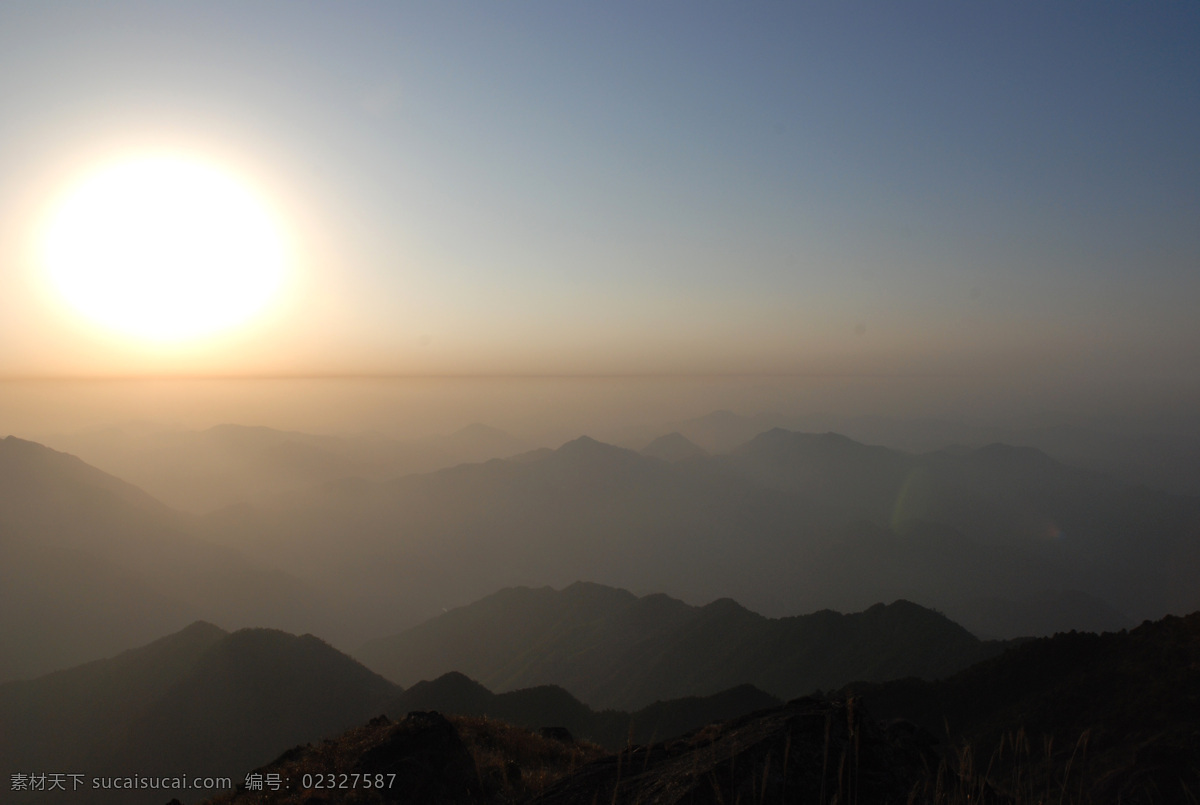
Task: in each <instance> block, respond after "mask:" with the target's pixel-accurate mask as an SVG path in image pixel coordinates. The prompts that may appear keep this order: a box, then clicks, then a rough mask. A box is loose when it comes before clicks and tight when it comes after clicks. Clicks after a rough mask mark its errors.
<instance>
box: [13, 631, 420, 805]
mask: <svg viewBox="0 0 1200 805" xmlns="http://www.w3.org/2000/svg"><path fill="white" fill-rule="evenodd" d="M399 692H400V689H399V688H397V687H396V686H394V685H392V684H391V683H389V682H387V681H386V680H384V679H382V678H381V677H378V676H376V675H375V674H373V673H371V672H370V671H368V670H367V669H366V668H364V667H363V666H361V665H359V664H358V663H357V662H355V661H354V660H352V659H350V658H349V657H347V656H345V655H344V654H341V653H339V652H338V651H336V650H334V649H333V648H331V647H330V646H328V645H327V644H325V643H323V642H321V641H320V640H318V639H316V638H315V637H312V636H311V635H305V636H303V637H294V636H292V635H289V634H285V633H283V632H277V631H274V630H269V629H247V630H242V631H239V632H234V633H233V634H226V633H225V632H223V631H221V630H220V629H217V628H216V627H214V626H212V625H210V624H205V623H197V624H194V625H192V626H190V627H188V628H187V629H184V630H183V631H181V632H179V633H177V634H174V635H171V636H169V637H166V638H163V639H161V640H158V641H155V642H154V643H152V644H150V645H148V646H145V647H143V648H140V649H134V650H131V651H128V652H125V653H123V654H121V655H119V656H117V657H114V658H112V659H109V660H99V661H96V662H92V663H89V664H87V665H83V666H79V667H77V668H72V669H69V670H66V671H60V672H57V673H54V674H50V675H48V676H45V677H41V678H39V679H35V680H29V681H20V682H9V683H6V684H3V685H0V723H2V724H3V725H4V729H3V730H2V731H0V766H2V767H3V768H2V769H0V772H2V773H3V775H4V778H5V780H6V781H7V780H9V779H10V775H11V774H15V773H29V772H30V771H31V770H33V771H38V770H61V771H64V772H66V771H70V772H74V773H80V774H84V775H86V780H87V783H88V786H89V790H87V791H82V790H81V791H77V792H75V794H74V795H73V798H72V801H73V802H161V801H162V800H163V799H164V795H163V794H162V792H157V793H156V792H149V791H141V792H128V791H126V792H113V791H109V792H107V793H106V792H92V791H91V790H90V785H91V779H92V777H94V776H106V775H114V776H121V777H126V776H129V775H131V774H134V773H136V774H137V775H144V776H171V777H177V776H179V775H180V774H182V773H185V772H186V773H189V774H193V775H195V774H202V775H205V776H208V775H212V776H234V777H235V779H240V778H238V777H237V775H240V774H244V773H245V772H246V771H248V770H249V769H250V768H251V767H253V766H255V765H258V764H261V763H263V762H265V761H266V760H267V759H269V758H270V757H272V756H274V755H276V754H277V753H279V752H280V751H282V750H283V749H285V748H287V747H288V746H291V745H292V744H295V743H297V742H303V741H313V740H317V739H318V738H320V737H322V736H323V735H327V734H330V733H333V732H336V731H339V730H342V729H345V728H346V727H348V726H349V725H351V724H354V723H360V722H362V721H364V720H365V719H366V718H368V717H369V716H370V715H371V714H374V713H379V712H381V711H382V709H383V707H384V706H385V705H386V703H387V702H388V701H389V700H392V699H394V698H395V697H396V696H397V695H398V693H399ZM197 795H198V794H195V793H194V794H192V798H195V797H196V796H197ZM36 796H37V795H36V794H34V793H32V792H31V793H30V794H29V796H28V797H27V799H28V801H30V802H33V801H40V800H36ZM45 801H46V802H52V801H56V800H54V792H47V794H46V799H45Z"/></svg>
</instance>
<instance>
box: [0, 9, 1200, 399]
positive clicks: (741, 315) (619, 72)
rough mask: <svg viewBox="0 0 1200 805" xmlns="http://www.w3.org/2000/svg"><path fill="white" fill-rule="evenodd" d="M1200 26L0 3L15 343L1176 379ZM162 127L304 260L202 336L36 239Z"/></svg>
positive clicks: (749, 372)
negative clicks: (64, 279)
mask: <svg viewBox="0 0 1200 805" xmlns="http://www.w3.org/2000/svg"><path fill="white" fill-rule="evenodd" d="M1198 41H1200V5H1197V4H1196V3H1184V2H1164V3H1139V4H1132V3H1093V4H1084V3H1078V2H1062V3H1031V2H1015V3H970V4H966V3H949V2H945V3H925V2H915V3H904V4H885V3H866V2H850V3H812V4H807V3H806V4H798V3H756V4H735V3H672V2H655V3H622V2H605V3H590V4H585V3H550V2H538V3H535V2H523V3H503V4H500V3H455V2H447V3H441V2H439V3H394V2H388V3H361V2H343V3H305V2H287V3H282V2H281V3H271V2H260V3H222V2H207V3H202V4H201V3H194V4H182V3H105V4H95V3H63V2H39V3H6V4H3V5H0V109H3V113H2V114H0V378H55V377H73V378H74V377H89V378H106V377H139V376H143V375H154V376H163V375H166V376H174V375H185V376H201V377H203V376H222V377H224V376H236V377H260V376H266V377H278V376H347V375H356V376H357V375H365V376H373V375H379V376H421V377H425V376H433V377H437V376H459V377H461V376H467V377H480V376H482V377H510V376H512V377H526V376H537V377H546V376H548V377H556V376H614V377H629V376H636V377H721V378H726V377H738V376H746V377H781V378H805V377H808V378H884V379H891V380H894V379H896V378H901V379H904V380H905V382H906V383H909V384H911V383H912V382H918V383H919V382H921V379H922V378H928V379H929V382H928V384H927V385H926V388H927V389H929V390H930V391H929V393H930V394H931V395H936V394H940V393H942V391H943V390H945V389H957V390H959V391H961V390H962V389H967V388H969V389H972V393H971V397H970V398H971V399H973V400H976V401H978V400H979V399H982V398H986V397H989V396H995V395H1007V396H1011V397H1014V398H1015V397H1021V398H1022V399H1023V400H1024V401H1025V403H1024V404H1026V405H1047V406H1054V405H1082V404H1088V403H1094V402H1095V401H1096V400H1105V401H1108V402H1110V403H1111V407H1112V408H1113V409H1114V410H1116V409H1120V408H1122V406H1124V407H1126V408H1128V407H1130V406H1134V407H1137V406H1141V408H1142V409H1145V410H1150V409H1152V408H1154V406H1155V405H1160V404H1161V405H1163V406H1167V407H1171V406H1174V409H1173V410H1175V409H1178V410H1182V409H1184V408H1187V407H1188V406H1192V405H1194V403H1196V402H1198V401H1200V316H1197V315H1196V314H1195V309H1196V307H1197V304H1196V303H1197V301H1198V300H1200V151H1198V150H1197V148H1196V143H1198V142H1200V102H1198V100H1200V48H1197V47H1196V43H1197V42H1198ZM163 150H168V151H172V152H179V153H187V154H193V155H196V156H197V157H198V158H202V159H205V160H208V161H210V162H212V163H214V164H217V165H220V166H222V167H223V168H224V169H226V170H228V171H229V172H230V174H231V175H234V176H236V177H238V178H239V180H240V181H243V182H245V183H246V184H247V186H250V187H252V188H253V189H254V191H255V192H256V193H258V194H259V195H260V196H261V198H263V199H265V200H266V202H267V203H268V204H269V205H270V207H271V209H272V210H273V211H274V212H275V213H276V214H277V216H278V220H279V221H281V222H282V223H281V227H282V229H283V231H284V232H285V236H286V239H287V241H288V244H289V249H290V251H289V254H290V255H291V261H292V262H291V269H290V273H289V274H288V280H287V282H286V283H285V286H284V289H283V291H282V292H281V294H280V296H279V298H278V300H277V302H276V303H275V304H274V305H273V306H271V308H270V309H269V310H268V311H267V312H266V313H264V314H263V315H262V316H260V317H258V318H257V319H255V320H253V321H251V322H250V323H248V324H246V325H245V326H242V327H240V328H235V329H233V330H230V331H228V332H225V333H223V334H220V335H217V336H212V337H208V338H205V339H201V340H197V341H194V342H187V343H169V344H161V343H153V342H147V341H144V340H141V341H140V340H137V339H131V338H129V337H127V336H121V335H117V334H113V333H110V332H106V331H104V330H103V329H101V328H98V327H96V326H95V325H93V324H90V323H89V322H87V321H85V320H83V319H82V318H81V317H79V316H78V315H77V314H75V313H73V312H72V311H71V310H70V309H68V308H67V307H66V306H65V304H64V303H63V301H62V299H60V298H58V296H56V294H55V293H54V291H53V289H52V288H50V287H49V286H48V284H47V281H46V276H45V270H44V267H43V266H42V265H41V264H40V262H39V261H40V258H39V252H38V247H37V238H38V237H39V234H38V233H39V232H41V231H43V228H44V222H45V220H46V219H47V216H49V215H50V214H51V212H52V210H53V209H54V208H55V204H56V203H57V201H58V200H59V199H61V198H62V197H63V194H64V193H66V192H67V190H68V189H69V188H70V187H71V186H72V185H73V183H76V182H78V181H79V177H81V176H83V175H85V174H86V173H87V171H89V170H91V169H94V168H95V167H96V166H99V165H104V164H106V163H108V162H111V161H113V160H115V159H119V158H125V157H129V156H130V155H137V154H141V153H152V152H159V151H163ZM1014 389H1017V390H1019V391H1014ZM956 393H957V392H956ZM1022 395H1024V396H1023V397H1022Z"/></svg>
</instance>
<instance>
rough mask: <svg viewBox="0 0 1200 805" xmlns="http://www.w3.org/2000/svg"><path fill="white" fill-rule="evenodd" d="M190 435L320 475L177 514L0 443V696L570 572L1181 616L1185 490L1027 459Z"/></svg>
mask: <svg viewBox="0 0 1200 805" xmlns="http://www.w3.org/2000/svg"><path fill="white" fill-rule="evenodd" d="M477 431H478V432H477ZM206 433H207V435H206V436H205V438H206V439H209V440H217V441H221V440H223V439H230V440H232V441H233V442H236V443H237V444H240V445H243V447H245V445H250V444H258V445H260V447H262V449H263V450H264V451H265V453H264V454H269V455H273V456H275V457H274V458H272V459H271V461H274V462H275V463H276V464H277V465H278V466H280V467H284V466H292V467H293V470H294V472H295V474H296V475H297V477H300V478H307V479H309V480H312V479H314V478H315V479H324V480H320V481H319V482H317V483H315V485H306V484H307V482H305V483H304V484H301V483H299V481H297V482H296V484H295V485H293V486H291V487H286V488H282V489H281V490H276V491H273V492H271V493H269V494H268V493H263V494H262V495H260V496H257V497H255V498H254V499H253V501H250V502H247V501H243V502H240V503H238V504H235V505H232V506H229V507H226V508H223V509H220V510H218V511H215V512H210V513H208V514H206V515H203V516H197V515H194V514H186V513H182V512H179V511H176V510H174V509H171V508H169V507H167V506H165V505H164V504H161V503H159V502H158V501H157V500H156V499H154V498H153V497H151V496H150V495H148V494H147V493H145V492H143V491H142V490H140V489H139V488H137V487H134V486H132V485H130V484H129V483H127V482H125V481H122V480H119V479H117V478H115V477H114V476H111V475H107V474H105V473H103V472H101V471H99V470H97V469H96V468H94V467H90V466H89V465H87V464H85V463H83V462H82V461H80V460H79V459H77V458H75V457H73V456H70V455H67V454H63V453H59V452H56V451H53V450H50V449H48V448H45V447H42V446H40V445H37V444H34V443H31V442H27V441H23V440H20V439H17V438H15V437H9V438H7V439H5V440H3V441H0V479H2V480H3V487H2V491H0V559H3V560H4V561H3V563H2V564H0V582H2V584H0V604H3V607H2V608H0V636H3V637H4V638H5V640H6V641H7V644H8V645H11V646H13V647H14V648H13V650H12V651H10V652H6V653H5V654H4V655H3V657H2V658H0V679H6V678H7V679H12V678H20V677H28V676H32V675H36V674H38V673H42V672H45V671H48V670H52V669H54V668H62V667H67V666H69V665H71V664H74V663H78V662H81V661H85V660H88V659H93V658H96V657H99V656H105V655H108V654H111V653H113V652H115V651H117V650H120V649H123V648H128V647H130V646H133V645H138V644H139V643H142V642H145V641H146V640H149V639H151V638H153V637H155V636H157V635H161V634H165V633H168V632H170V631H173V630H176V629H179V628H182V627H183V626H184V625H186V624H187V623H190V622H192V621H193V620H196V619H205V620H209V621H211V622H214V623H217V624H219V625H220V626H222V627H223V628H227V629H236V628H240V627H244V626H269V627H273V628H280V629H284V630H287V631H291V632H312V633H316V634H320V635H322V636H323V637H325V638H326V639H328V640H330V641H331V642H332V643H333V644H334V645H337V646H340V647H342V648H352V647H354V646H357V645H361V643H362V642H363V641H364V640H365V639H368V638H371V637H378V636H381V635H387V634H395V633H397V632H399V631H401V630H403V629H405V628H409V627H412V626H415V625H417V624H419V623H421V622H423V621H425V620H427V619H429V618H431V617H434V616H436V615H438V614H439V613H441V612H442V611H444V610H449V609H451V608H454V607H459V606H462V605H465V604H467V603H469V602H471V601H473V600H477V599H478V598H480V597H482V596H484V595H488V594H489V593H491V592H494V591H495V590H496V589H497V588H500V587H516V586H540V585H545V584H550V585H553V586H558V587H562V586H565V585H568V584H571V583H572V582H574V581H577V580H579V579H590V580H592V581H595V582H598V583H603V584H607V585H612V586H617V587H622V588H625V589H630V590H639V591H662V592H664V593H666V594H668V595H670V596H673V597H675V598H679V599H681V600H684V601H689V602H694V603H704V602H712V601H714V600H717V599H721V598H727V597H731V598H736V599H737V600H739V601H740V602H742V603H743V604H745V605H746V606H748V607H749V608H750V609H752V610H754V611H756V612H762V613H765V614H766V615H769V616H772V617H780V616H790V615H794V614H796V613H799V612H813V611H817V610H821V609H827V608H828V609H836V610H840V611H857V610H862V609H864V608H866V607H869V606H871V605H873V604H874V603H877V602H879V601H894V600H898V599H907V600H911V601H916V602H918V603H920V604H922V605H925V606H932V607H936V608H938V609H939V610H941V611H943V612H945V613H946V614H947V615H948V616H949V617H950V618H951V619H953V620H955V621H956V622H958V623H961V624H963V625H964V626H965V627H966V628H968V629H969V630H971V631H972V632H974V633H976V634H978V635H983V636H986V637H993V638H1011V637H1016V636H1021V635H1031V634H1049V633H1053V632H1055V631H1061V630H1068V629H1071V628H1086V629H1093V630H1105V629H1109V630H1111V629H1119V628H1122V627H1125V626H1128V625H1131V624H1132V623H1135V622H1137V620H1138V619H1145V618H1155V617H1160V616H1161V615H1163V614H1166V613H1169V612H1188V611H1191V610H1193V609H1195V608H1197V607H1200V592H1198V591H1197V589H1196V588H1195V585H1194V584H1192V580H1193V579H1194V578H1195V576H1196V574H1197V572H1200V544H1198V543H1197V541H1196V540H1195V539H1194V533H1195V529H1196V528H1197V527H1198V525H1200V499H1197V498H1192V497H1187V496H1178V495H1170V494H1167V493H1164V492H1157V491H1154V490H1152V489H1149V488H1146V487H1137V486H1129V485H1127V484H1125V483H1124V482H1122V481H1120V480H1118V479H1116V478H1114V477H1113V476H1110V475H1105V474H1102V473H1097V472H1094V471H1091V470H1085V469H1079V468H1075V467H1070V466H1066V465H1063V464H1060V463H1058V462H1057V461H1055V460H1053V459H1051V458H1049V457H1048V456H1046V455H1045V454H1043V453H1040V452H1038V451H1036V450H1033V449H1031V448H1015V447H1009V446H1005V445H999V444H997V445H989V446H985V447H982V448H978V449H959V450H943V451H939V452H934V453H928V454H924V455H919V456H918V455H912V454H909V453H904V452H900V451H897V450H892V449H889V448H884V447H879V446H869V445H864V444H861V443H858V442H855V441H853V440H851V439H848V438H846V437H844V436H839V435H836V434H832V433H826V434H811V433H797V432H792V431H786V430H780V429H776V430H771V431H768V432H766V433H761V434H759V435H758V436H755V437H754V438H753V439H751V440H750V441H749V442H747V443H745V444H743V445H741V446H739V447H737V448H736V449H734V450H732V451H731V452H728V453H726V454H723V455H711V454H705V451H697V450H693V449H691V448H689V447H687V445H686V444H684V443H683V442H681V441H680V438H683V437H679V438H676V437H674V436H672V437H670V438H668V439H667V440H666V442H664V443H662V444H660V448H661V447H663V445H667V446H669V445H671V444H673V445H674V446H675V448H678V449H681V450H682V451H683V452H682V453H680V454H678V455H676V454H674V453H671V452H670V451H668V452H667V453H665V454H664V455H668V456H669V457H670V458H671V459H672V460H665V459H663V458H657V457H654V456H650V455H645V454H641V453H638V452H635V451H631V450H626V449H623V448H619V447H615V446H613V445H607V444H603V443H601V442H597V441H595V440H593V439H589V438H587V437H581V438H579V439H576V440H574V441H571V442H568V443H566V444H564V445H562V446H560V447H559V448H557V449H554V450H549V449H539V450H535V451H531V452H526V453H521V454H518V455H515V456H512V457H511V458H509V459H492V460H490V461H487V462H485V463H482V464H460V465H457V466H454V467H450V468H446V469H442V470H439V471H437V472H432V473H425V474H410V475H404V476H402V477H398V478H379V477H364V476H363V475H344V474H343V473H345V472H350V471H351V469H350V467H351V465H348V464H344V463H338V461H332V463H330V462H326V458H327V457H328V456H327V455H326V454H327V453H328V452H330V451H329V450H326V448H324V447H322V448H321V449H320V450H318V449H317V446H314V445H312V444H309V445H308V446H307V447H306V446H305V444H306V443H305V441H304V440H303V439H300V438H299V437H294V438H293V437H292V436H288V435H287V434H281V432H277V431H266V430H265V429H239V428H217V429H214V430H213V431H212V432H206ZM493 437H494V438H493ZM317 438H318V437H314V439H317ZM463 438H464V439H466V440H467V441H468V442H470V443H472V444H477V445H481V444H485V443H490V444H492V447H493V448H494V447H496V443H495V440H497V439H498V440H500V441H501V442H505V439H506V437H504V436H503V435H497V434H494V433H491V432H490V431H486V429H482V430H481V429H475V430H472V431H471V432H469V433H467V434H465V435H464V437H463ZM489 439H492V442H489ZM318 441H319V439H318ZM297 445H299V446H297ZM509 446H513V445H511V444H509ZM276 448H279V450H280V452H279V453H278V454H275V453H272V451H273V450H275V449H276ZM309 448H312V449H311V450H310V449H309ZM238 449H239V450H241V449H243V448H238ZM481 449H482V448H481ZM656 449H658V448H656ZM664 449H665V448H664ZM322 450H325V452H321V451H322ZM305 451H308V452H305ZM335 452H336V451H335ZM304 456H307V457H308V458H304ZM309 459H311V462H310V461H309ZM264 460H265V459H264ZM310 464H311V466H310ZM305 467H309V468H310V469H311V468H312V467H316V468H317V469H314V470H312V472H309V470H308V469H305ZM268 475H269V473H268ZM368 475H369V474H368Z"/></svg>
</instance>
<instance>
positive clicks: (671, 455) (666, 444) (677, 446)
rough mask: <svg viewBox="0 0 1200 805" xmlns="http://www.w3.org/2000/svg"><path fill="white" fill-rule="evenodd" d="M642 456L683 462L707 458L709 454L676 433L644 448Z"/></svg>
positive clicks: (658, 439)
mask: <svg viewBox="0 0 1200 805" xmlns="http://www.w3.org/2000/svg"><path fill="white" fill-rule="evenodd" d="M642 455H644V456H651V457H652V458H661V459H662V460H663V461H682V460H683V459H685V458H695V457H697V456H706V455H708V453H707V452H706V451H705V450H704V448H702V447H700V446H699V445H697V444H696V443H695V442H691V441H688V438H687V437H686V436H684V435H683V434H682V433H680V432H679V431H675V432H674V433H668V434H667V435H666V436H659V437H658V438H657V439H655V440H654V441H652V442H650V444H648V445H646V446H645V447H643V448H642Z"/></svg>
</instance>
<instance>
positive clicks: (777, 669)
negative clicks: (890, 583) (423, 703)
mask: <svg viewBox="0 0 1200 805" xmlns="http://www.w3.org/2000/svg"><path fill="white" fill-rule="evenodd" d="M1005 645H1006V644H1003V643H997V642H984V641H980V640H979V639H978V638H976V637H974V636H973V635H971V634H970V633H969V632H967V631H966V630H965V629H963V628H962V627H961V626H958V625H957V624H954V623H952V622H951V621H949V620H948V619H946V618H945V617H944V616H942V615H939V614H937V613H936V612H933V611H930V610H927V609H925V608H923V607H920V606H917V605H915V604H912V603H909V602H907V601H897V602H895V603H893V604H890V605H886V606H885V605H883V604H879V605H876V606H873V607H871V608H869V609H867V610H866V611H864V612H859V613H856V614H851V615H842V614H840V613H837V612H832V611H828V610H826V611H822V612H817V613H814V614H811V615H803V616H798V617H792V618H780V619H771V618H765V617H763V616H761V615H758V614H756V613H754V612H751V611H749V610H747V609H745V608H743V607H742V606H740V605H739V604H738V603H736V602H735V601H733V600H730V599H721V600H718V601H714V602H713V603H711V604H709V605H707V606H704V607H692V606H688V605H687V604H685V603H683V602H682V601H677V600H675V599H673V598H670V597H668V596H665V595H661V594H656V595H648V596H643V597H641V598H638V597H637V596H635V595H633V594H632V593H630V592H628V591H625V590H618V589H614V588H611V587H604V586H601V585H598V584H585V583H575V584H572V585H570V586H568V587H566V588H565V589H563V590H561V591H556V590H553V589H550V588H548V587H547V588H540V589H529V588H513V589H507V590H502V591H500V592H498V593H495V594H494V595H490V596H488V597H486V598H484V599H482V600H480V601H477V602H475V603H473V604H470V605H468V606H465V607H461V608H458V609H455V610H453V611H451V612H447V613H445V614H443V615H439V616H437V617H435V618H433V619H431V620H429V621H427V622H426V623H424V624H421V625H420V626H416V627H413V628H412V629H409V630H407V631H405V632H402V633H400V634H397V635H395V636H392V637H388V638H381V639H378V640H374V641H371V642H369V643H367V644H366V645H364V646H363V647H362V648H361V649H359V650H358V651H357V652H356V653H355V656H356V657H357V658H358V659H359V660H361V661H362V662H363V663H364V664H365V665H367V667H369V668H371V669H373V670H375V671H377V672H378V673H380V674H381V675H383V676H385V677H387V678H388V679H391V680H392V681H393V682H396V683H397V684H401V685H405V686H408V685H413V684H414V683H416V682H417V681H418V680H422V679H433V678H435V677H439V676H441V675H442V674H445V673H447V672H450V671H460V672H462V673H464V674H466V675H467V676H469V677H471V678H473V679H477V680H479V681H480V682H482V683H483V684H484V685H486V686H487V687H490V688H493V689H495V690H499V691H511V690H516V689H520V688H534V687H537V686H542V685H556V686H561V687H563V688H566V689H567V690H569V691H571V693H572V694H574V695H575V696H578V697H579V698H580V699H581V700H583V701H584V702H586V703H587V704H588V705H590V706H592V707H595V708H599V709H620V710H637V709H640V708H643V707H646V706H648V705H650V704H652V703H653V702H655V701H661V700H668V699H679V698H683V697H687V696H711V695H713V694H715V693H718V692H720V691H723V690H726V689H729V688H733V687H735V686H738V685H742V684H745V683H749V684H752V685H755V686H756V687H758V688H761V689H762V690H764V691H766V692H767V693H769V694H771V695H773V696H776V697H778V698H779V699H783V700H786V699H791V698H795V697H797V696H802V695H806V694H809V693H812V692H813V691H815V690H818V689H830V688H835V687H840V686H841V685H843V684H845V683H846V682H849V681H851V680H883V679H895V678H899V677H907V676H919V677H925V678H938V677H942V676H947V675H949V674H950V673H952V672H954V671H957V670H959V669H962V668H965V667H967V666H968V665H971V664H972V663H974V662H976V661H978V660H980V659H983V658H985V657H989V656H992V655H994V654H997V653H999V652H1000V651H1002V650H1003V649H1004V647H1005Z"/></svg>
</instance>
